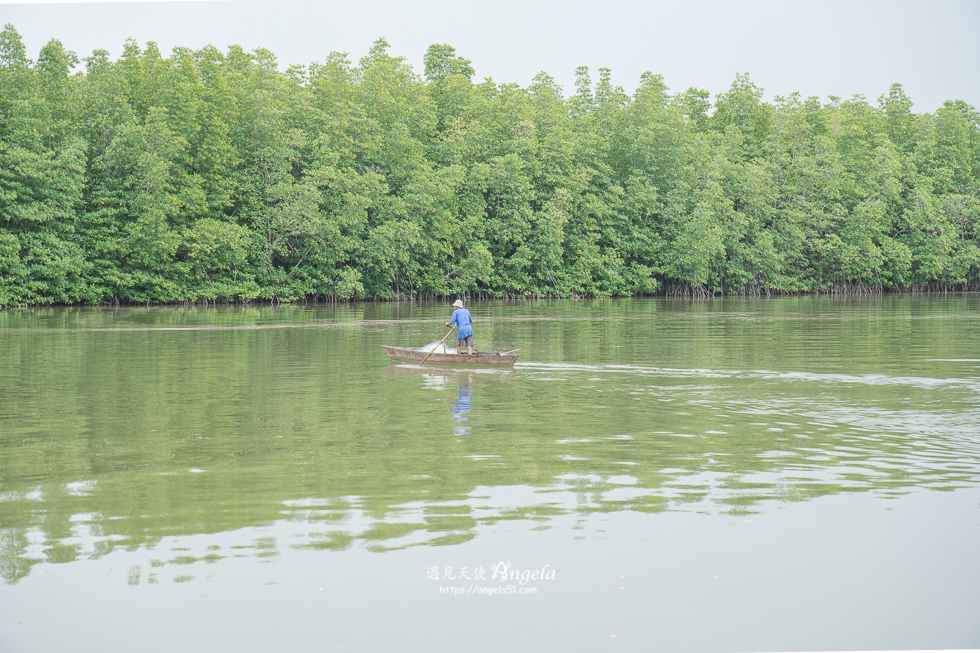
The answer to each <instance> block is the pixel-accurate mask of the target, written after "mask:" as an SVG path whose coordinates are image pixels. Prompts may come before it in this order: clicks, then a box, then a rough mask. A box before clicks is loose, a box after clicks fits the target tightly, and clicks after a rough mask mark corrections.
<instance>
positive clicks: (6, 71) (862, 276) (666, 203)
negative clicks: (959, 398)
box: [0, 25, 980, 306]
mask: <svg viewBox="0 0 980 653" xmlns="http://www.w3.org/2000/svg"><path fill="white" fill-rule="evenodd" d="M424 62H425V71H424V75H423V76H420V75H418V74H417V73H416V72H415V71H413V69H412V68H411V66H409V65H408V64H407V63H406V61H405V60H404V59H403V58H401V57H397V56H394V55H392V54H391V53H390V52H389V45H388V44H387V43H386V42H385V41H383V40H379V41H378V42H376V43H375V44H374V46H373V47H372V48H371V50H370V52H369V53H368V55H367V56H365V57H364V58H363V59H361V60H360V61H359V62H358V63H357V64H354V63H352V62H351V61H350V60H349V59H348V57H347V55H345V54H342V53H334V54H332V55H330V56H329V57H327V59H326V60H325V61H323V62H321V63H313V64H310V65H308V66H291V67H289V68H287V69H286V70H284V71H283V70H281V69H280V67H279V65H278V63H277V61H276V58H275V55H274V54H273V53H271V52H269V51H267V50H262V49H258V50H255V51H253V52H245V51H244V50H242V49H241V48H239V47H235V46H233V47H231V48H229V49H228V51H227V52H221V51H219V50H217V49H216V48H213V47H207V48H203V49H201V50H197V51H192V50H189V49H185V48H176V49H174V51H173V52H172V53H171V54H170V56H164V55H163V54H162V53H161V52H160V50H159V48H158V47H157V46H156V44H154V43H148V44H146V45H145V46H142V47H141V46H140V45H139V44H137V43H136V42H134V41H132V40H131V41H129V42H127V43H126V45H125V48H124V51H123V54H122V56H121V57H120V58H119V59H118V60H116V61H111V60H110V58H109V56H108V54H107V53H106V52H105V51H101V50H96V51H95V52H93V53H92V54H91V55H90V56H88V57H86V58H85V59H84V70H80V71H78V72H73V71H74V69H75V68H76V66H78V65H79V64H80V63H81V62H80V60H79V59H78V57H77V56H76V55H75V54H74V53H72V52H68V51H66V50H65V48H64V47H63V46H62V44H61V43H60V42H59V41H56V40H52V41H51V42H50V43H48V44H47V45H46V46H44V48H43V49H42V50H41V52H40V53H39V54H38V56H37V61H32V60H30V59H29V58H28V54H27V52H26V49H25V47H24V45H23V43H22V40H21V38H20V36H19V34H18V33H17V31H16V30H15V29H14V27H13V26H12V25H7V26H6V28H5V29H4V30H3V31H2V33H0V306H11V305H32V304H34V305H37V304H70V303H98V302H124V303H126V302H140V303H143V302H150V303H153V302H197V301H209V302H211V301H252V300H263V301H264V300H270V301H290V300H295V299H300V298H335V299H357V298H367V297H376V298H400V297H435V296H449V295H457V294H467V295H470V296H479V297H507V296H511V297H513V296H522V297H527V296H562V297H568V296H620V295H637V294H655V293H677V294H692V295H705V294H716V293H773V292H777V293H778V292H784V293H785V292H840V291H883V290H907V289H930V288H932V289H952V288H961V289H963V288H971V289H975V288H978V287H980V174H978V173H980V115H978V113H977V111H976V109H975V108H974V107H972V106H969V105H967V104H966V103H964V102H962V101H958V100H951V101H948V102H946V103H945V105H944V106H943V107H941V108H939V109H938V110H936V111H935V112H932V113H922V114H917V113H914V112H913V111H912V106H913V104H912V101H911V100H910V99H909V98H908V97H907V96H906V95H905V92H904V90H903V88H902V86H901V85H900V84H893V85H892V86H891V88H890V89H888V91H887V92H886V93H884V94H883V95H882V96H881V97H880V98H879V99H878V100H877V102H876V103H869V102H868V101H867V100H866V99H865V98H863V97H860V96H858V97H853V98H851V99H848V100H842V99H840V98H830V99H829V101H828V102H825V103H821V101H820V100H819V99H817V98H806V99H804V98H803V97H801V96H800V95H799V94H793V95H791V96H789V97H778V98H776V99H775V100H774V101H773V102H772V103H768V102H766V101H764V96H763V90H762V89H761V88H759V87H757V86H756V85H755V84H754V83H753V82H752V81H751V80H750V78H749V76H748V75H739V76H738V77H736V79H735V80H734V82H733V83H732V86H731V88H730V89H728V90H726V91H724V92H722V93H719V94H717V95H716V96H715V101H714V102H713V103H712V102H711V99H710V98H711V94H710V93H709V92H708V91H706V90H703V89H697V88H691V89H687V90H684V91H681V92H676V93H671V92H670V91H669V89H668V88H667V87H666V85H665V84H664V80H663V78H662V77H660V76H659V75H655V74H652V73H646V74H644V75H643V76H642V78H641V80H640V84H639V87H638V88H637V90H636V91H635V92H634V93H633V94H631V95H630V94H627V93H625V92H624V91H623V90H622V89H621V88H619V87H617V86H615V85H614V84H613V82H612V74H611V71H609V70H608V69H600V70H599V71H598V79H597V81H593V79H592V76H591V75H590V71H589V70H588V69H586V68H579V69H578V71H577V76H576V84H575V89H574V92H573V93H572V94H571V95H566V94H565V93H564V92H563V89H561V88H560V87H559V86H558V85H557V84H556V83H555V81H554V80H553V79H552V78H551V77H550V76H548V75H547V74H545V73H541V74H540V75H538V76H537V77H536V78H535V79H534V81H533V82H532V83H531V84H530V85H528V87H527V88H521V87H519V86H517V85H514V84H497V83H494V82H493V81H491V80H485V81H483V82H474V80H473V75H474V69H473V67H472V65H471V62H470V61H469V60H467V59H465V58H463V57H461V56H460V55H458V54H457V53H456V51H455V49H454V48H453V47H451V46H449V45H444V44H437V45H432V46H431V47H430V48H429V49H428V51H427V53H426V55H425V59H424Z"/></svg>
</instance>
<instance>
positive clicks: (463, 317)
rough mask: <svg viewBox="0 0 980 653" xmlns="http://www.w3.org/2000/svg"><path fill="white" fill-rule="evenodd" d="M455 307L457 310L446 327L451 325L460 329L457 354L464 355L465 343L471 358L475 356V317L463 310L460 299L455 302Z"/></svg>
mask: <svg viewBox="0 0 980 653" xmlns="http://www.w3.org/2000/svg"><path fill="white" fill-rule="evenodd" d="M453 306H455V307H456V310H454V311H453V316H452V317H451V318H449V321H448V322H446V326H449V325H450V324H455V325H456V326H457V327H459V331H457V332H456V353H457V354H462V353H463V352H462V351H461V350H462V348H463V343H464V342H465V343H466V353H467V354H468V355H469V356H472V355H473V327H472V326H470V325H471V324H473V316H471V315H470V312H469V311H468V310H466V309H465V308H463V302H462V301H461V300H459V299H457V300H456V301H454V302H453Z"/></svg>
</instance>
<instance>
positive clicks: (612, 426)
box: [0, 294, 980, 652]
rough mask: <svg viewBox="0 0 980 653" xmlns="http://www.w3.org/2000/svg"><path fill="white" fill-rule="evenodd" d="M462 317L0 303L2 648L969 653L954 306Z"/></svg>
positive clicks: (970, 574) (398, 309)
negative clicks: (484, 365) (422, 353)
mask: <svg viewBox="0 0 980 653" xmlns="http://www.w3.org/2000/svg"><path fill="white" fill-rule="evenodd" d="M469 308H470V310H471V311H472V313H473V315H474V319H475V324H474V327H475V330H476V345H477V348H478V349H481V350H510V349H519V350H520V351H519V353H520V358H519V359H518V362H517V364H516V365H515V366H514V367H513V368H512V369H507V370H494V369H452V368H437V367H432V366H424V367H421V368H420V367H419V366H418V365H412V364H400V363H392V362H391V361H389V360H388V358H387V357H386V356H385V355H384V352H383V351H382V349H381V347H380V345H382V344H391V345H399V346H418V345H422V344H425V343H429V342H432V341H435V340H438V339H440V338H441V337H442V336H443V335H445V328H444V327H443V322H444V321H445V320H446V319H447V318H448V315H449V313H450V312H451V307H449V306H448V305H436V304H421V305H420V304H373V303H369V304H357V305H340V306H326V307H325V306H322V305H321V306H312V305H311V306H288V307H276V308H272V307H244V308H239V307H233V308H218V309H200V308H190V309H171V308H163V309H158V308H125V309H118V310H108V309H47V310H25V311H6V312H0V577H2V581H0V650H3V651H16V652H19V651H38V650H51V651H59V650H93V651H94V650H99V651H116V650H120V651H121V650H132V649H131V648H130V646H131V644H132V643H133V642H134V640H138V641H139V642H140V643H139V647H138V650H161V651H172V650H210V649H212V648H214V647H217V648H219V649H222V650H270V649H273V648H276V647H281V649H282V650H310V651H324V650H342V651H348V650H349V651H361V650H391V649H399V650H445V649H446V648H449V647H450V646H456V645H457V644H458V643H460V642H461V641H465V642H466V646H467V647H468V648H469V649H470V650H476V651H482V650H498V649H499V648H500V647H510V648H513V649H515V650H549V649H554V650H558V649H561V650H573V651H574V650H582V651H593V650H604V649H605V648H610V649H615V650H631V651H632V650H637V651H639V650H658V649H662V650H693V651H714V650H717V651H726V650H832V649H852V650H857V649H875V648H877V649H881V648H971V647H980V626H978V625H977V621H976V619H975V614H976V607H977V605H978V604H980V563H978V562H977V560H980V558H978V557H977V556H976V551H978V550H980V298H978V296H977V295H974V294H955V295H953V294H951V295H916V296H885V297H872V298H845V299H840V298H827V297H806V298H778V299H724V300H714V301H703V302H692V301H686V300H662V299H661V300H609V301H591V302H584V301H571V302H569V301H564V302H557V301H555V302H551V301H549V302H488V303H476V304H473V305H471V306H470V307H469ZM501 563H504V565H503V566H501ZM507 563H509V564H510V568H509V570H508V572H507V573H508V574H509V575H510V577H509V578H507V579H502V578H501V577H500V574H499V573H498V572H501V573H502V572H503V570H504V567H506V564H507ZM508 588H509V589H508ZM532 589H533V591H531V590H532ZM926 613H928V618H926V616H925V614H926ZM95 623H98V624H101V626H100V627H99V628H98V629H93V624H95ZM164 624H166V628H164V627H163V626H164ZM79 644H81V648H79Z"/></svg>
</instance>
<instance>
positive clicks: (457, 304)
mask: <svg viewBox="0 0 980 653" xmlns="http://www.w3.org/2000/svg"><path fill="white" fill-rule="evenodd" d="M453 306H459V307H462V306H463V300H461V299H457V300H456V301H454V302H453Z"/></svg>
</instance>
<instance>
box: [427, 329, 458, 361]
mask: <svg viewBox="0 0 980 653" xmlns="http://www.w3.org/2000/svg"><path fill="white" fill-rule="evenodd" d="M455 330H456V325H455V324H453V326H452V328H451V329H449V333H447V334H446V337H445V338H443V339H442V340H440V341H439V344H438V345H436V346H435V347H433V348H432V349H430V350H429V353H428V354H426V355H425V358H428V357H429V356H431V355H432V352H434V351H435V350H436V349H437V348H438V347H439V345H441V344H442V343H444V342H446V338H448V337H449V334H450V333H452V332H453V331H455ZM425 358H423V359H422V363H424V362H425ZM422 363H419V367H422Z"/></svg>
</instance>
